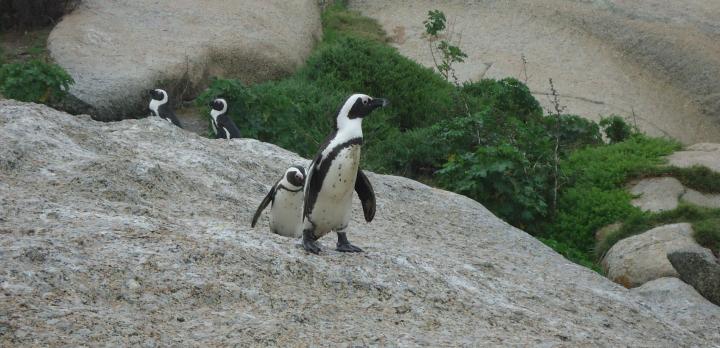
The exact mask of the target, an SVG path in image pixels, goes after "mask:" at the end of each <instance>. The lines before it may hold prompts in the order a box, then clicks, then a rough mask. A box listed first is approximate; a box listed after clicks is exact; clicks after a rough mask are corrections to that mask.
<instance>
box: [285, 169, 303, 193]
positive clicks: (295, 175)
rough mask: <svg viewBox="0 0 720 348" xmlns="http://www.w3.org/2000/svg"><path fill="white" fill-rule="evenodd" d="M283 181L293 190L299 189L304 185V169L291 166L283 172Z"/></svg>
mask: <svg viewBox="0 0 720 348" xmlns="http://www.w3.org/2000/svg"><path fill="white" fill-rule="evenodd" d="M283 179H284V181H287V182H288V183H289V184H290V185H292V186H295V187H294V188H300V187H303V186H304V185H305V168H303V167H302V166H292V167H290V168H288V170H286V171H285V177H284V178H283Z"/></svg>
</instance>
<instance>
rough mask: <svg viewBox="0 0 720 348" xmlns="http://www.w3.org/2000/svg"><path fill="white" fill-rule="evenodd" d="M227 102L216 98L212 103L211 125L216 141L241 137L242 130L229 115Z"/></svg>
mask: <svg viewBox="0 0 720 348" xmlns="http://www.w3.org/2000/svg"><path fill="white" fill-rule="evenodd" d="M227 110H228V105H227V101H225V99H222V98H216V99H214V100H213V101H211V102H210V117H211V120H210V124H212V128H213V131H214V132H215V139H233V138H239V137H240V129H238V127H237V126H236V125H235V122H233V120H232V119H231V118H230V115H228V114H227Z"/></svg>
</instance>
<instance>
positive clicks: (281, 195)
mask: <svg viewBox="0 0 720 348" xmlns="http://www.w3.org/2000/svg"><path fill="white" fill-rule="evenodd" d="M303 196H304V194H303V191H302V190H300V191H297V192H291V191H288V190H284V189H279V190H278V192H277V193H276V194H275V199H274V200H273V205H272V208H271V210H270V230H271V231H273V232H274V233H277V234H279V235H282V236H286V237H299V236H300V234H302V211H303V210H302V208H303V206H302V205H303Z"/></svg>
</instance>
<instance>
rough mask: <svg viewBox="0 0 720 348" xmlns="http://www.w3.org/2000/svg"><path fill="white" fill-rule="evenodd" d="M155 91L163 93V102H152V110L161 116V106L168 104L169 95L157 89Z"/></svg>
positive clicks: (153, 100)
mask: <svg viewBox="0 0 720 348" xmlns="http://www.w3.org/2000/svg"><path fill="white" fill-rule="evenodd" d="M155 91H157V92H160V93H162V95H163V99H162V100H155V99H151V100H150V110H151V111H152V112H153V113H154V114H155V115H156V116H160V106H161V105H163V104H165V103H167V102H168V94H167V92H165V91H164V90H162V89H156V90H155Z"/></svg>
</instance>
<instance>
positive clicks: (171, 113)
mask: <svg viewBox="0 0 720 348" xmlns="http://www.w3.org/2000/svg"><path fill="white" fill-rule="evenodd" d="M170 122H172V123H173V124H174V125H176V126H178V127H180V128H183V126H182V124H181V123H180V120H179V119H178V118H177V116H175V113H174V112H172V110H171V111H170Z"/></svg>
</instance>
